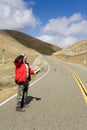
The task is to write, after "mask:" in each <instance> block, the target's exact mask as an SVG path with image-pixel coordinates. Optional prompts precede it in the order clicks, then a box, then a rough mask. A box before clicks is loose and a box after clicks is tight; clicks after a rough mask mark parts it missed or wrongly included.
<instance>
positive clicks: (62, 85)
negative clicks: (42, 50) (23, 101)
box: [0, 57, 87, 130]
mask: <svg viewBox="0 0 87 130" xmlns="http://www.w3.org/2000/svg"><path fill="white" fill-rule="evenodd" d="M45 58H46V59H47V61H48V63H49V66H50V69H49V71H48V73H47V74H46V75H45V76H44V77H43V78H41V79H40V80H39V81H38V82H36V83H35V84H33V85H32V86H31V87H30V89H29V96H28V102H27V107H26V108H25V110H26V111H25V112H17V111H15V104H16V97H14V98H13V99H11V100H10V101H9V102H7V103H5V104H3V105H2V106H0V130H87V103H86V102H85V100H84V97H83V94H82V91H81V90H80V88H79V86H78V83H77V81H76V80H75V78H74V76H73V75H72V72H70V71H68V69H66V67H65V66H68V68H71V69H72V70H73V72H75V73H76V74H77V75H78V77H79V78H80V80H81V81H83V84H84V85H85V87H86V86H87V70H86V69H84V68H82V67H79V66H76V65H72V64H68V63H64V62H60V61H58V60H56V59H53V58H52V57H45Z"/></svg>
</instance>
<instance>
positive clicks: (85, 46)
mask: <svg viewBox="0 0 87 130" xmlns="http://www.w3.org/2000/svg"><path fill="white" fill-rule="evenodd" d="M53 55H54V56H56V57H57V58H58V59H62V60H65V61H68V62H73V63H77V64H81V65H84V66H87V39H83V40H81V41H79V42H77V43H75V44H73V45H71V46H69V47H67V48H65V49H63V50H61V51H59V52H56V53H54V54H53Z"/></svg>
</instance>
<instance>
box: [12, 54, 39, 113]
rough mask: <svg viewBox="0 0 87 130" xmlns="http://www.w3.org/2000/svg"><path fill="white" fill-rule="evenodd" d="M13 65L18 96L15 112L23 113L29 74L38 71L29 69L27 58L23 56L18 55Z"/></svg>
mask: <svg viewBox="0 0 87 130" xmlns="http://www.w3.org/2000/svg"><path fill="white" fill-rule="evenodd" d="M14 64H15V66H16V69H15V81H16V83H17V84H18V94H17V104H16V110H17V111H22V112H24V111H25V110H24V109H23V106H24V103H25V101H26V97H27V96H28V86H29V81H30V80H31V74H35V73H37V72H38V71H34V70H33V69H31V68H30V65H29V63H27V57H26V55H24V54H21V55H19V56H18V57H17V58H16V59H15V61H14Z"/></svg>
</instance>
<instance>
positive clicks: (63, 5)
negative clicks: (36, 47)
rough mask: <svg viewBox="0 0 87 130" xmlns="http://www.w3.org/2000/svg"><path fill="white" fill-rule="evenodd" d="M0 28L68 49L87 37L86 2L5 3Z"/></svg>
mask: <svg viewBox="0 0 87 130" xmlns="http://www.w3.org/2000/svg"><path fill="white" fill-rule="evenodd" d="M0 29H12V30H18V31H22V32H24V33H26V34H29V35H31V36H34V37H36V38H39V39H41V40H44V41H47V42H49V43H53V44H56V45H57V46H59V47H61V48H65V47H67V46H69V45H71V44H73V43H75V42H77V41H79V40H81V39H83V38H87V0H3V1H0Z"/></svg>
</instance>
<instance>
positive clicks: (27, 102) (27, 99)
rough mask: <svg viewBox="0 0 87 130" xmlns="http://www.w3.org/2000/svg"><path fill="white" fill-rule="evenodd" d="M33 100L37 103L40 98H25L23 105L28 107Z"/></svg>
mask: <svg viewBox="0 0 87 130" xmlns="http://www.w3.org/2000/svg"><path fill="white" fill-rule="evenodd" d="M33 100H36V101H39V100H41V98H38V97H33V96H27V98H26V102H25V104H26V105H28V104H30V103H31V102H32V101H33Z"/></svg>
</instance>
